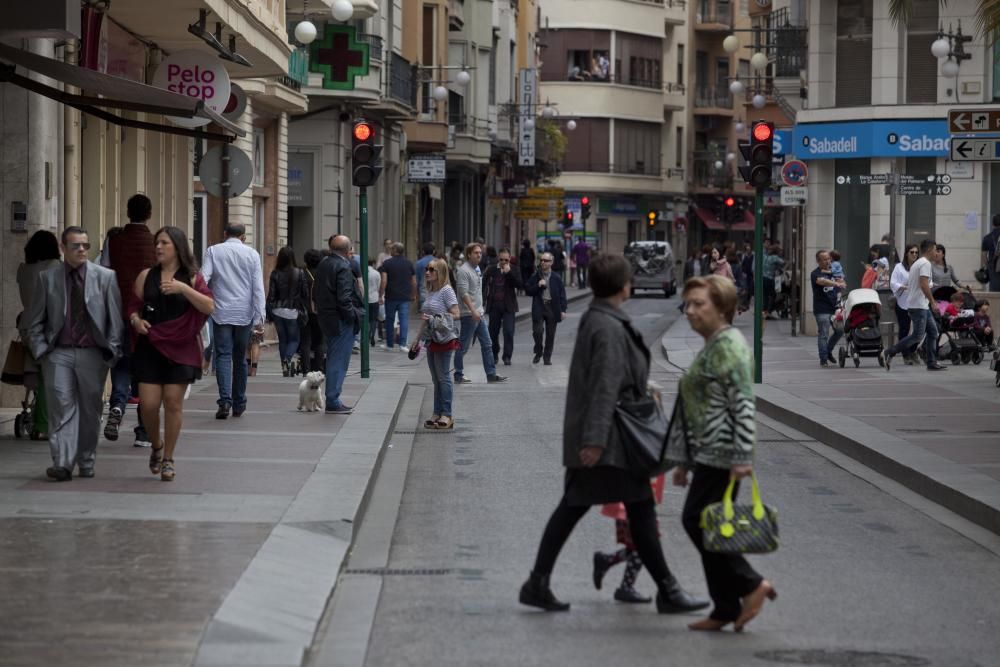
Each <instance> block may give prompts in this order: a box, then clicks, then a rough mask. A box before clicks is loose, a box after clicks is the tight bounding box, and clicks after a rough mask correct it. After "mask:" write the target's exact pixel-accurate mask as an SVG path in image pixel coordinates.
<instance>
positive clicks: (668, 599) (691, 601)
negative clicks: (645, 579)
mask: <svg viewBox="0 0 1000 667" xmlns="http://www.w3.org/2000/svg"><path fill="white" fill-rule="evenodd" d="M656 585H657V588H659V591H657V593H656V611H657V612H659V613H661V614H683V613H685V612H688V611H698V610H699V609H704V608H705V607H707V606H708V605H710V604H711V602H709V601H708V600H702V599H700V598H696V597H694V596H693V595H691V594H690V593H688V592H686V591H685V590H684V589H683V588H681V585H680V584H679V583H677V579H675V578H674V577H673V575H671V576H670V577H668V578H667V579H665V580H663V581H661V582H657V584H656Z"/></svg>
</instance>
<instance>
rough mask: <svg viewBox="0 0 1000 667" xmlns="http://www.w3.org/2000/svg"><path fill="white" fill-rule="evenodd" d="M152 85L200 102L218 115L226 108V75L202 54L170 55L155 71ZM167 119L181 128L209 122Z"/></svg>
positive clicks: (219, 64)
mask: <svg viewBox="0 0 1000 667" xmlns="http://www.w3.org/2000/svg"><path fill="white" fill-rule="evenodd" d="M153 85H154V86H156V87H157V88H165V89H167V90H169V91H171V92H173V93H178V94H180V95H186V96H187V97H193V98H195V99H198V100H203V101H204V102H205V106H206V107H208V108H209V109H211V110H212V111H215V112H216V113H220V114H221V113H222V112H223V111H225V110H226V105H227V104H229V94H230V84H229V73H228V72H227V71H226V68H225V67H223V65H222V61H221V60H219V59H218V58H217V57H215V56H213V55H211V54H208V53H204V52H202V51H175V52H174V53H171V54H170V55H169V56H167V57H166V58H164V59H163V61H162V62H161V63H160V65H159V67H157V69H156V74H155V76H153ZM168 118H169V119H170V121H171V122H172V123H174V124H175V125H180V126H181V127H199V126H201V125H207V124H208V122H209V121H208V119H207V118H182V117H178V116H168Z"/></svg>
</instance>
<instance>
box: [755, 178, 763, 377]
mask: <svg viewBox="0 0 1000 667" xmlns="http://www.w3.org/2000/svg"><path fill="white" fill-rule="evenodd" d="M753 210H754V229H753V257H754V271H753V294H754V296H753V381H754V384H761V383H762V382H763V381H764V378H763V375H764V373H763V363H762V361H763V356H764V326H763V325H764V321H763V317H762V315H763V304H764V193H763V191H761V190H760V189H759V188H758V190H757V194H756V195H754V199H753Z"/></svg>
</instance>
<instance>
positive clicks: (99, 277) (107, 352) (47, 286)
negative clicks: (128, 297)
mask: <svg viewBox="0 0 1000 667" xmlns="http://www.w3.org/2000/svg"><path fill="white" fill-rule="evenodd" d="M64 266H65V265H64V264H63V263H62V262H60V263H59V264H58V265H57V266H54V267H52V268H51V269H48V270H46V271H42V272H41V273H40V274H38V282H37V283H35V294H34V296H33V297H32V300H31V310H30V311H28V314H27V319H28V326H27V329H28V341H27V343H28V348H29V349H30V350H31V355H32V356H33V357H34V358H35V359H37V360H38V361H41V360H42V358H43V357H44V356H45V355H46V354H48V353H49V352H51V351H52V349H53V348H55V347H57V345H58V342H59V334H60V333H61V332H62V329H63V325H64V324H65V323H66V269H65V268H64ZM83 291H84V298H85V299H86V301H87V313H88V314H89V315H90V320H91V322H92V323H93V325H94V326H93V327H92V330H91V336H93V338H94V342H95V343H96V344H97V347H98V348H99V349H100V350H101V352H102V353H103V354H104V359H105V361H106V362H107V364H108V366H114V365H115V362H117V361H118V358H119V357H121V355H122V333H123V331H124V328H125V322H124V321H123V320H122V306H121V303H122V300H121V293H120V292H119V291H118V279H117V277H116V276H115V272H114V271H112V270H111V269H106V268H104V267H103V266H99V265H97V264H94V263H93V262H87V279H86V282H85V283H84V285H83Z"/></svg>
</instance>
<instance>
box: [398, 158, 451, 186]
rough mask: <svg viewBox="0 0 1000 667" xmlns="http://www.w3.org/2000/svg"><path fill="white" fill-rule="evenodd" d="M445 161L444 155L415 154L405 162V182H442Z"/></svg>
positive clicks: (445, 172)
mask: <svg viewBox="0 0 1000 667" xmlns="http://www.w3.org/2000/svg"><path fill="white" fill-rule="evenodd" d="M446 180H448V177H447V162H446V161H445V156H444V155H417V156H415V157H411V158H410V159H409V160H408V161H407V163H406V181H407V183H444V182H445V181H446Z"/></svg>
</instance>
